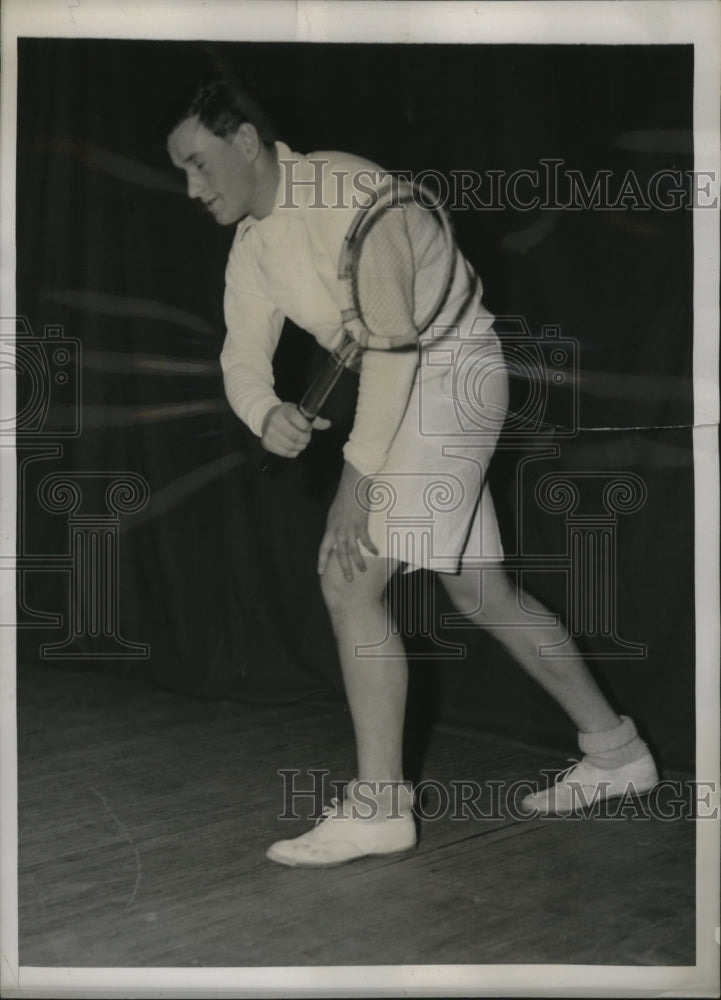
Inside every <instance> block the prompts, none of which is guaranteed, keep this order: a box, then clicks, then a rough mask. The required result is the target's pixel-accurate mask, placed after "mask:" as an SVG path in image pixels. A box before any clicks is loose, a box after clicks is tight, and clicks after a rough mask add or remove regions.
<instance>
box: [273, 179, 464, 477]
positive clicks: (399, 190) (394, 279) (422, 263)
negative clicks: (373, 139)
mask: <svg viewBox="0 0 721 1000" xmlns="http://www.w3.org/2000/svg"><path fill="white" fill-rule="evenodd" d="M455 263H456V247H455V241H454V239H453V233H452V230H451V225H450V221H449V219H448V215H447V213H446V211H445V209H444V208H443V207H442V206H441V205H440V204H438V199H436V198H434V196H433V195H431V194H430V193H429V192H428V191H426V190H425V189H424V188H422V187H421V186H420V185H414V184H410V183H408V182H405V181H399V180H397V179H391V181H390V182H389V183H388V184H386V185H384V186H383V187H382V188H380V189H379V190H378V191H377V192H375V193H374V196H373V198H372V200H371V201H370V203H369V205H368V206H367V207H365V208H364V209H363V210H362V211H361V212H359V213H358V215H357V216H356V217H355V219H354V220H353V223H352V224H351V227H350V229H349V230H348V232H347V234H346V236H345V239H344V241H343V246H342V248H341V253H340V259H339V263H338V279H339V282H340V287H341V291H342V295H343V300H344V301H343V310H342V313H341V317H342V322H343V330H344V337H343V341H342V343H341V345H340V346H339V347H338V348H337V349H336V350H335V351H333V353H332V354H331V355H330V356H329V357H328V360H327V361H326V362H325V364H324V365H323V367H322V368H321V370H320V372H319V373H318V374H317V375H316V377H315V378H314V379H313V381H312V383H311V385H310V386H309V388H308V390H307V391H306V393H305V395H304V396H303V398H302V399H301V401H300V403H299V404H298V409H299V411H300V412H301V413H302V414H303V416H304V417H305V418H306V419H307V420H309V421H312V420H314V419H315V417H317V416H318V414H319V413H320V411H321V408H322V406H323V404H324V403H325V401H326V399H327V398H328V396H329V394H330V392H331V390H332V389H333V387H334V386H335V384H336V383H337V381H338V379H339V378H340V376H341V373H342V372H343V369H344V368H349V367H351V366H353V365H354V364H356V363H357V362H358V360H359V358H360V356H361V355H362V353H363V351H364V350H381V351H390V350H394V349H398V348H403V347H405V348H407V347H409V346H411V345H413V344H415V343H416V341H417V340H418V338H419V337H420V336H421V334H423V333H424V332H425V331H426V330H427V329H428V328H429V327H430V326H431V324H432V323H433V321H434V320H435V319H436V317H437V316H438V314H439V313H440V311H441V309H442V308H443V306H444V304H445V302H446V299H447V298H448V293H449V291H450V288H451V284H452V282H453V276H454V272H455ZM289 461H290V459H287V458H284V457H282V456H280V455H275V454H272V453H271V452H265V457H264V459H263V462H262V464H261V469H262V471H263V472H264V473H265V474H266V475H268V476H277V475H279V474H280V472H281V471H282V470H283V468H285V465H286V464H287V462H289Z"/></svg>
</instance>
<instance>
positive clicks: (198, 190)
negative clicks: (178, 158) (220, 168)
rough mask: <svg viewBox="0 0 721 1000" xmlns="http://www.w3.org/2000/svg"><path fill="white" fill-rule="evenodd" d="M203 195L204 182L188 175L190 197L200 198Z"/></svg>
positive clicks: (192, 175)
mask: <svg viewBox="0 0 721 1000" xmlns="http://www.w3.org/2000/svg"><path fill="white" fill-rule="evenodd" d="M202 193H203V182H202V180H201V179H200V178H199V177H197V176H195V175H194V174H188V197H189V198H200V197H201V195H202Z"/></svg>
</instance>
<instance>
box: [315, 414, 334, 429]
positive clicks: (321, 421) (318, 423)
mask: <svg viewBox="0 0 721 1000" xmlns="http://www.w3.org/2000/svg"><path fill="white" fill-rule="evenodd" d="M312 427H313V430H315V431H327V430H328V428H329V427H330V420H327V419H326V418H325V417H316V418H315V420H314V421H313V423H312Z"/></svg>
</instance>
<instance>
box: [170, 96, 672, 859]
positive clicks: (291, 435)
mask: <svg viewBox="0 0 721 1000" xmlns="http://www.w3.org/2000/svg"><path fill="white" fill-rule="evenodd" d="M168 152H169V155H170V157H171V160H172V162H173V163H174V164H175V166H176V167H179V168H180V169H182V170H183V171H185V174H186V176H187V184H188V195H189V196H190V197H191V198H197V199H200V200H201V201H202V203H203V204H204V205H205V207H206V208H207V209H208V211H209V212H210V214H211V215H212V216H213V217H214V218H215V220H216V222H218V223H219V224H221V225H237V230H236V235H235V239H234V242H233V246H232V249H231V252H230V255H229V259H228V266H227V270H226V293H225V314H226V325H227V336H226V340H225V344H224V347H223V352H222V355H221V364H222V367H223V372H224V378H225V387H226V392H227V396H228V400H229V402H230V404H231V406H232V407H233V409H234V411H235V412H236V413H237V414H238V416H239V417H240V418H241V419H242V420H243V421H245V423H246V424H247V425H248V426H249V427H250V428H251V430H252V431H253V432H254V433H255V434H257V435H258V436H259V437H260V438H261V439H262V443H263V446H264V447H265V448H266V450H268V451H270V452H273V453H275V454H277V455H282V456H285V457H289V458H293V457H295V456H297V455H299V454H300V452H301V451H303V449H304V448H305V447H306V446H307V445H308V443H309V441H310V439H311V435H312V433H313V430H321V429H323V428H325V427H327V426H328V422H327V421H326V420H323V419H321V418H317V419H316V420H314V421H313V422H312V423H311V422H309V421H308V420H306V419H305V418H304V417H303V416H302V415H301V413H300V412H299V410H298V409H297V407H296V406H295V405H294V404H293V403H289V402H284V401H282V400H280V399H278V397H277V396H276V395H275V393H274V391H273V373H272V359H273V354H274V351H275V348H276V346H277V343H278V339H279V337H280V333H281V329H282V325H283V321H284V319H285V317H289V318H291V319H292V320H293V321H294V322H295V323H296V324H298V325H299V326H301V327H302V328H304V329H306V330H308V331H309V332H310V333H311V334H312V335H313V336H315V338H316V339H317V340H318V342H319V343H320V344H321V345H322V346H324V347H326V348H327V349H328V350H334V349H335V348H336V347H337V346H338V344H339V342H340V341H341V339H342V336H343V330H342V324H341V315H340V310H341V298H340V295H339V288H338V279H337V276H336V275H337V264H338V257H339V253H340V248H341V245H342V242H343V238H344V236H345V234H346V232H347V230H348V227H349V225H350V223H351V221H352V220H353V219H354V218H355V216H356V214H357V212H358V211H360V210H361V207H362V199H360V198H357V197H356V198H354V197H353V196H354V195H357V194H358V192H359V191H360V190H362V189H363V188H364V187H366V188H367V187H368V186H369V185H370V186H371V187H372V186H373V185H374V184H375V185H376V186H377V184H378V183H379V182H380V180H381V179H382V172H380V170H379V168H378V167H377V166H376V165H375V164H371V163H368V162H367V161H365V160H362V159H360V158H357V157H354V156H350V155H348V154H344V153H316V154H312V155H310V156H308V157H306V156H301V155H300V154H297V153H292V152H291V151H290V149H288V147H287V146H285V145H284V144H283V143H275V144H274V145H271V144H270V143H267V142H265V141H263V139H262V137H261V135H260V133H259V131H258V129H257V128H256V126H255V125H254V124H253V122H252V121H251V120H250V118H249V116H248V115H247V114H246V112H245V110H244V108H243V107H242V105H241V103H240V102H239V101H238V100H237V98H236V97H235V96H234V94H233V92H232V89H231V88H230V87H229V86H227V85H226V84H225V83H223V82H222V81H213V82H210V83H208V84H204V85H202V86H201V87H200V88H199V89H198V90H197V91H196V92H195V93H194V95H193V96H192V98H191V99H190V101H189V102H188V103H187V104H186V105H185V107H184V108H183V110H182V111H181V112H180V113H179V114H178V116H177V118H176V119H175V121H174V123H173V127H172V129H171V130H170V134H169V137H168ZM431 279H432V275H431V274H430V273H429V274H425V275H420V276H419V280H431ZM388 280H390V279H388ZM492 322H493V317H492V316H490V314H489V313H488V312H487V311H486V310H485V308H484V307H483V305H482V302H481V285H480V281H479V279H478V277H477V276H476V275H475V274H474V272H473V271H472V269H471V267H470V265H469V264H468V263H467V262H466V261H465V260H464V259H463V258H462V256H461V255H460V252H459V253H458V256H457V260H456V270H455V277H454V280H453V285H452V288H451V291H450V294H449V297H448V300H447V302H446V304H445V305H444V308H443V312H442V314H441V316H439V317H438V318H437V321H436V323H435V324H434V327H433V329H432V330H430V331H426V332H425V333H424V334H423V335H422V336H421V338H420V342H419V345H418V351H391V352H383V351H373V350H369V351H366V352H365V353H364V355H363V359H362V363H361V371H360V385H359V396H358V404H357V410H356V417H355V421H354V425H353V430H352V432H351V434H350V437H349V439H348V442H347V443H346V445H345V447H344V458H345V464H344V468H343V472H342V475H341V479H340V484H339V487H338V491H337V494H336V497H335V499H334V501H333V503H332V505H331V508H330V511H329V514H328V519H327V525H326V530H325V534H324V536H323V539H322V542H321V545H320V551H319V556H318V572H319V574H320V582H321V588H322V592H323V595H324V598H325V601H326V604H327V607H328V610H329V613H330V617H331V622H332V625H333V629H334V633H335V636H336V639H337V643H338V652H339V657H340V662H341V667H342V671H343V680H344V685H345V690H346V694H347V698H348V702H349V705H350V709H351V715H352V718H353V725H354V730H355V737H356V745H357V756H358V772H357V775H358V776H357V778H356V779H355V780H353V781H352V782H351V783H350V785H349V786H348V789H347V790H346V794H345V798H344V800H343V802H342V803H337V802H336V803H334V805H335V808H333V807H328V808H327V809H326V811H325V817H324V819H323V820H322V821H321V822H320V823H319V824H318V825H317V826H316V827H315V828H314V829H312V830H310V831H309V832H308V833H305V834H303V835H302V836H301V837H298V838H295V839H294V840H285V841H279V842H278V843H276V844H273V845H272V846H271V848H270V849H269V851H268V857H269V858H270V859H271V860H273V861H276V862H279V863H281V864H286V865H292V866H306V867H325V866H329V865H337V864H344V863H346V862H348V861H352V860H354V859H356V858H359V857H363V856H365V855H369V854H390V853H394V852H400V851H405V850H409V849H411V848H413V847H414V846H415V843H416V830H415V825H414V821H413V816H412V789H411V788H410V787H409V785H408V784H407V783H405V782H404V780H403V770H402V760H401V745H402V731H403V717H404V711H405V700H406V685H407V664H406V659H405V655H404V650H403V646H402V642H401V640H400V638H399V637H398V636H397V634H395V633H394V631H393V630H389V629H388V628H387V627H386V626H387V612H386V609H385V604H384V594H385V590H386V586H387V583H388V581H389V579H390V577H391V575H392V574H393V573H394V572H396V571H397V570H402V571H404V572H412V571H414V570H416V569H420V568H425V569H432V570H435V571H437V572H438V573H439V578H440V579H441V581H442V583H443V584H444V586H445V587H446V589H447V591H448V593H449V595H450V597H451V599H452V600H453V602H454V604H455V605H456V607H457V608H458V609H459V611H461V612H462V613H463V614H465V615H466V616H467V617H468V618H469V619H470V620H471V621H472V622H474V623H475V624H478V625H479V626H481V627H483V628H486V629H487V630H488V631H489V632H490V633H491V634H492V635H493V636H495V637H496V638H498V639H499V640H500V641H501V642H502V643H503V644H504V646H505V647H506V648H507V649H508V650H509V651H510V652H511V653H512V654H513V655H514V657H515V658H516V659H517V660H518V662H519V663H520V665H521V666H522V667H523V668H524V669H525V670H526V671H527V672H528V673H529V674H530V675H531V676H532V677H534V678H535V679H536V680H537V681H538V682H539V683H540V684H541V685H542V686H543V688H544V689H545V690H546V691H547V692H549V693H550V694H551V695H552V696H553V697H554V698H555V699H556V700H557V701H558V703H559V704H560V705H561V706H562V707H563V708H564V709H565V711H566V712H567V713H568V715H569V716H570V718H571V719H572V721H573V722H574V723H575V725H576V726H577V728H578V730H579V744H580V747H581V749H582V751H583V752H584V757H583V760H582V761H581V762H580V763H578V764H577V765H576V766H575V767H573V768H570V769H569V770H568V771H567V772H565V774H564V775H562V776H560V778H559V780H558V781H557V782H556V784H555V785H553V786H552V787H551V788H549V789H547V790H545V791H542V792H539V793H536V794H532V795H529V796H527V797H526V799H525V800H524V807H525V808H526V809H527V810H537V811H539V812H561V813H562V812H569V811H572V810H573V809H575V808H577V807H578V805H579V802H581V801H582V798H581V796H586V797H587V798H588V800H589V801H591V798H592V796H593V795H595V794H600V795H601V796H603V795H608V796H613V795H622V794H625V793H626V791H627V789H628V788H629V786H631V787H632V788H633V790H634V791H635V792H636V793H641V792H644V791H647V790H649V789H650V788H651V787H653V785H654V784H655V783H656V781H657V773H656V769H655V766H654V762H653V759H652V758H651V755H650V753H649V751H648V748H647V746H646V745H645V743H643V741H642V740H641V739H640V737H639V736H638V734H637V732H636V729H635V727H634V724H633V722H632V721H631V720H630V719H628V718H627V717H620V716H618V715H616V713H615V712H614V711H613V709H612V708H611V707H610V705H609V704H608V703H607V701H606V700H605V698H604V697H603V695H602V694H601V692H600V690H599V689H598V687H597V686H596V684H595V682H594V681H593V679H592V677H591V675H590V673H589V672H588V670H587V668H586V666H585V664H584V663H583V661H582V659H581V657H580V654H579V655H578V656H576V657H571V658H569V657H568V656H565V657H563V658H553V657H549V656H544V657H543V659H541V657H540V656H539V648H540V647H541V646H546V647H548V646H552V645H553V644H554V643H559V642H560V641H561V640H562V639H564V638H565V636H566V633H565V630H564V629H563V627H562V626H561V625H559V624H551V625H546V624H544V625H539V626H538V627H533V628H529V627H528V618H527V613H528V611H531V612H536V613H538V615H539V621H540V620H542V619H544V618H545V620H546V621H549V620H552V619H553V616H549V613H548V612H547V611H546V609H545V608H543V606H542V605H541V604H540V603H539V602H538V601H536V600H535V599H533V598H532V597H531V596H530V595H523V598H522V603H523V605H524V606H525V609H526V611H525V612H524V613H523V615H524V617H523V623H524V627H523V628H521V627H518V625H519V624H520V618H521V614H522V612H521V611H520V609H519V603H518V595H517V593H516V591H515V589H514V588H512V587H511V586H510V585H509V582H508V580H507V578H506V575H505V573H503V572H502V567H501V563H502V558H503V550H502V546H501V541H500V536H499V533H498V526H497V522H496V517H495V512H494V508H493V501H492V498H491V496H490V492H489V489H488V487H487V485H486V483H485V470H486V469H487V466H488V462H489V461H490V457H491V455H492V453H493V449H494V447H495V443H496V439H497V436H498V433H499V430H500V427H501V423H502V421H501V419H500V417H501V416H502V414H503V413H504V412H505V408H506V405H507V384H506V374H505V371H504V369H503V366H502V365H499V363H498V359H499V357H500V356H501V354H500V349H499V345H498V341H497V339H496V336H495V333H494V332H493V330H492ZM471 335H472V337H473V343H474V344H475V345H476V347H475V352H476V353H475V356H474V364H475V365H476V366H478V370H479V371H481V372H482V374H483V384H484V392H483V400H482V402H481V403H480V404H479V403H478V401H476V405H477V406H478V407H480V409H479V411H478V414H477V417H478V419H477V421H476V426H475V427H474V428H471V430H470V431H469V432H468V434H467V435H466V438H465V439H464V440H463V442H462V443H461V444H460V445H459V441H458V419H459V418H458V407H457V403H458V399H457V398H456V397H457V393H458V392H459V391H461V390H459V389H458V387H457V385H456V382H455V381H454V360H453V349H452V348H453V347H454V345H457V343H458V342H459V339H460V340H461V341H462V340H463V339H464V338H469V337H471ZM439 347H440V348H444V347H447V348H448V349H447V350H445V356H446V360H445V362H444V363H441V364H439V363H438V359H439V357H441V354H439V352H438V348H439ZM431 352H433V357H432V358H431ZM424 420H430V421H431V423H432V424H433V426H434V427H435V428H436V431H437V432H436V433H431V434H429V433H425V434H424V433H421V427H420V425H421V424H422V423H423V421H424ZM439 428H440V430H438V429H439ZM444 434H445V435H446V439H447V440H449V441H451V442H452V443H453V448H444V447H443V444H444ZM438 482H441V483H442V484H443V485H444V487H445V488H446V489H447V490H448V491H450V492H451V493H453V498H452V502H446V503H443V502H440V503H435V504H433V503H431V502H430V501H429V484H432V483H436V484H437V483H438ZM374 485H375V486H376V487H378V490H377V491H376V492H378V491H380V492H383V491H385V493H388V494H389V495H391V499H390V500H388V499H387V497H386V501H385V502H380V501H378V498H377V496H376V497H375V499H374ZM363 497H365V498H366V501H364V500H363ZM389 504H391V506H392V514H393V517H392V518H390V516H389V514H388V506H389ZM429 518H430V519H431V521H432V524H431V526H430V530H429V526H428V521H429ZM389 525H393V526H394V527H393V530H392V531H391V530H389ZM399 525H400V526H401V527H398V526H399ZM419 525H420V526H419ZM479 567H482V568H483V570H484V571H483V596H482V600H481V599H480V595H479V581H480V579H481V572H480V570H479ZM499 623H502V624H499ZM514 626H515V627H514ZM369 645H374V646H375V648H376V650H377V653H376V655H374V656H363V655H361V654H362V650H363V647H365V648H366V649H367V648H368V646H369ZM579 793H580V796H579Z"/></svg>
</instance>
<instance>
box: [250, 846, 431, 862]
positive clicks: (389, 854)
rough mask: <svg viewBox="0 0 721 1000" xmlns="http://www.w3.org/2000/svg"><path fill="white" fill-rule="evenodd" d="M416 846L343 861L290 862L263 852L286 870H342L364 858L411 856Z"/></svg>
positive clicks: (270, 850) (362, 855) (270, 849)
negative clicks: (345, 866)
mask: <svg viewBox="0 0 721 1000" xmlns="http://www.w3.org/2000/svg"><path fill="white" fill-rule="evenodd" d="M416 847H417V845H416V844H413V846H412V847H402V848H401V849H400V850H399V851H379V852H374V853H371V854H358V855H356V857H353V858H346V859H345V860H344V861H328V862H323V861H291V860H289V859H288V858H278V857H275V856H274V855H273V854H272V848H269V849H268V850H267V851H266V852H265V856H266V858H267V859H268V860H269V861H274V862H275V864H277V865H284V866H285V867H286V868H342V867H343V865H351V864H353V862H354V861H363V860H364V858H397V857H399V856H400V855H401V854H412V853H413V851H415V849H416Z"/></svg>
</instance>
